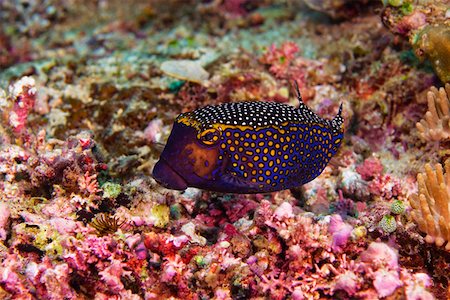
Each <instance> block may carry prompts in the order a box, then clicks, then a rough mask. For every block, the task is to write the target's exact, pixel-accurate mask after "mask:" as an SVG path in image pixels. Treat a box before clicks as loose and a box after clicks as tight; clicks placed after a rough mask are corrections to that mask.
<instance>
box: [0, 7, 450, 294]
mask: <svg viewBox="0 0 450 300" xmlns="http://www.w3.org/2000/svg"><path fill="white" fill-rule="evenodd" d="M446 2H447V1H409V0H403V1H402V0H386V1H366V0H361V1H346V0H338V1H328V0H320V1H319V0H307V1H274V0H264V1H248V0H217V1H216V0H215V1H193V0H188V1H185V0H164V1H163V0H153V1H145V0H133V1H130V2H127V3H125V2H124V1H118V0H111V1H86V0H81V1H69V0H36V1H19V0H17V1H16V0H10V1H0V22H1V24H2V26H1V28H0V298H1V299H407V300H408V299H411V300H412V299H449V298H450V288H449V282H450V275H449V274H450V264H449V261H450V248H449V247H450V246H449V245H450V242H449V238H450V237H449V232H450V229H449V228H448V218H449V214H450V212H449V201H448V198H449V196H448V187H449V180H450V179H449V176H450V175H449V174H450V173H449V172H450V163H449V161H447V162H446V159H448V153H449V152H448V146H449V132H450V126H449V119H448V115H449V114H448V106H449V105H448V104H449V99H448V98H449V95H450V86H449V85H448V83H447V84H446V83H445V82H446V81H448V79H447V75H448V74H447V73H448V67H446V64H447V63H448V55H447V54H448V43H447V42H448V24H449V21H448V20H449V18H448V16H449V14H450V12H449V10H448V3H446ZM294 80H295V81H297V82H298V85H299V87H300V90H301V93H302V96H303V100H304V102H305V103H306V104H307V105H308V107H311V109H312V110H313V111H315V112H317V114H319V115H321V116H323V117H324V118H328V119H330V118H332V117H333V116H334V115H335V114H336V112H337V111H338V108H339V106H340V105H341V104H342V107H343V117H344V119H345V124H344V127H345V135H344V139H343V140H342V145H341V148H340V149H339V152H338V153H336V155H335V156H334V157H333V159H331V161H330V163H329V164H328V165H327V166H326V168H325V169H324V171H323V172H322V173H321V174H320V176H318V177H317V178H316V179H315V180H313V181H311V182H309V183H307V184H305V185H304V186H301V187H296V188H294V189H292V190H290V191H289V190H285V191H279V192H275V193H266V194H227V193H216V192H207V191H202V190H199V189H195V188H188V189H186V190H184V191H174V190H168V189H165V188H163V187H161V186H160V185H158V184H157V183H156V181H155V180H154V179H153V178H152V177H151V173H152V169H153V167H154V165H155V163H156V161H157V160H158V158H159V156H160V153H161V151H162V146H163V144H164V143H165V142H166V140H167V138H168V136H169V133H170V131H171V128H172V124H173V120H174V119H175V118H176V116H177V115H178V114H180V113H183V112H187V111H191V110H193V109H197V108H200V107H204V106H206V105H210V104H211V105H215V104H220V103H225V102H237V101H245V100H253V101H269V100H270V101H276V102H281V103H285V104H289V105H293V106H296V105H298V101H297V100H296V97H295V90H294V89H293V87H292V83H293V81H294ZM427 105H428V106H427ZM416 124H417V125H416ZM415 126H417V127H415ZM415 128H417V130H415ZM255 147H256V146H255ZM444 162H446V163H444ZM174 163H178V162H177V161H174Z"/></svg>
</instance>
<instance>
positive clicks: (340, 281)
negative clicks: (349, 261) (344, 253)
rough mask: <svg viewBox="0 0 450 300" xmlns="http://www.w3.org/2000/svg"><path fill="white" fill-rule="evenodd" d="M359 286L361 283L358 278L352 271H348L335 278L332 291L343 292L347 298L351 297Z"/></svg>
mask: <svg viewBox="0 0 450 300" xmlns="http://www.w3.org/2000/svg"><path fill="white" fill-rule="evenodd" d="M360 286H361V283H360V279H359V277H358V276H357V275H356V274H355V273H354V272H353V271H350V270H348V271H345V272H344V273H342V274H340V275H338V276H337V277H336V281H335V283H334V287H333V290H335V291H338V290H343V291H345V292H346V293H347V294H348V295H349V296H353V295H355V293H356V292H357V291H358V289H359V288H360Z"/></svg>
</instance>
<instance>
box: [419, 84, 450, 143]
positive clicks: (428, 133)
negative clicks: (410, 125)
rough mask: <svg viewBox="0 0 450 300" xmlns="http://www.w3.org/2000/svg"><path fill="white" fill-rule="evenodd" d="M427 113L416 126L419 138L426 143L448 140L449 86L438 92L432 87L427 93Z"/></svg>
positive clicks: (449, 132) (449, 117) (449, 125)
mask: <svg viewBox="0 0 450 300" xmlns="http://www.w3.org/2000/svg"><path fill="white" fill-rule="evenodd" d="M427 99H428V111H427V112H426V114H425V117H424V119H422V120H420V122H418V123H417V124H416V126H417V129H418V130H419V134H420V137H421V138H422V139H424V140H426V141H442V140H446V139H449V138H450V114H449V113H450V109H449V106H450V84H448V83H447V84H446V85H445V88H440V89H439V90H438V89H437V88H435V87H432V88H431V89H430V91H429V92H428V93H427Z"/></svg>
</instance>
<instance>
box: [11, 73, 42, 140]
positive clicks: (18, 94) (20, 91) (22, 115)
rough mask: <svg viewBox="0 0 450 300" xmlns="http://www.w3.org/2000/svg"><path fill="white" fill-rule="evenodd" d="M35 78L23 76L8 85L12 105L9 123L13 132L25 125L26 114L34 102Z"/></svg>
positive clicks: (22, 128)
mask: <svg viewBox="0 0 450 300" xmlns="http://www.w3.org/2000/svg"><path fill="white" fill-rule="evenodd" d="M35 84H36V83H35V80H34V79H33V78H32V77H23V78H22V79H20V80H19V81H17V82H16V83H14V85H11V86H10V87H9V93H10V97H11V101H13V105H12V108H11V110H10V111H9V124H10V125H11V127H12V128H13V129H14V131H15V132H17V133H19V132H22V131H23V130H24V128H25V126H26V123H27V118H28V115H29V114H30V112H31V110H32V109H33V107H34V104H35V102H36V87H35Z"/></svg>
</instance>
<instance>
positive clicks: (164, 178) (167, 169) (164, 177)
mask: <svg viewBox="0 0 450 300" xmlns="http://www.w3.org/2000/svg"><path fill="white" fill-rule="evenodd" d="M152 176H153V178H154V179H155V180H156V181H157V182H158V183H159V184H160V185H162V186H163V187H165V188H168V189H172V190H179V191H182V190H185V189H187V187H188V185H187V182H186V181H185V180H184V178H183V177H181V176H180V174H178V173H177V172H176V171H175V170H174V169H173V168H172V167H171V166H170V164H169V163H168V162H167V161H166V160H165V159H164V158H162V157H161V158H160V159H159V161H158V162H157V163H156V165H155V167H154V168H153V172H152Z"/></svg>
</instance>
